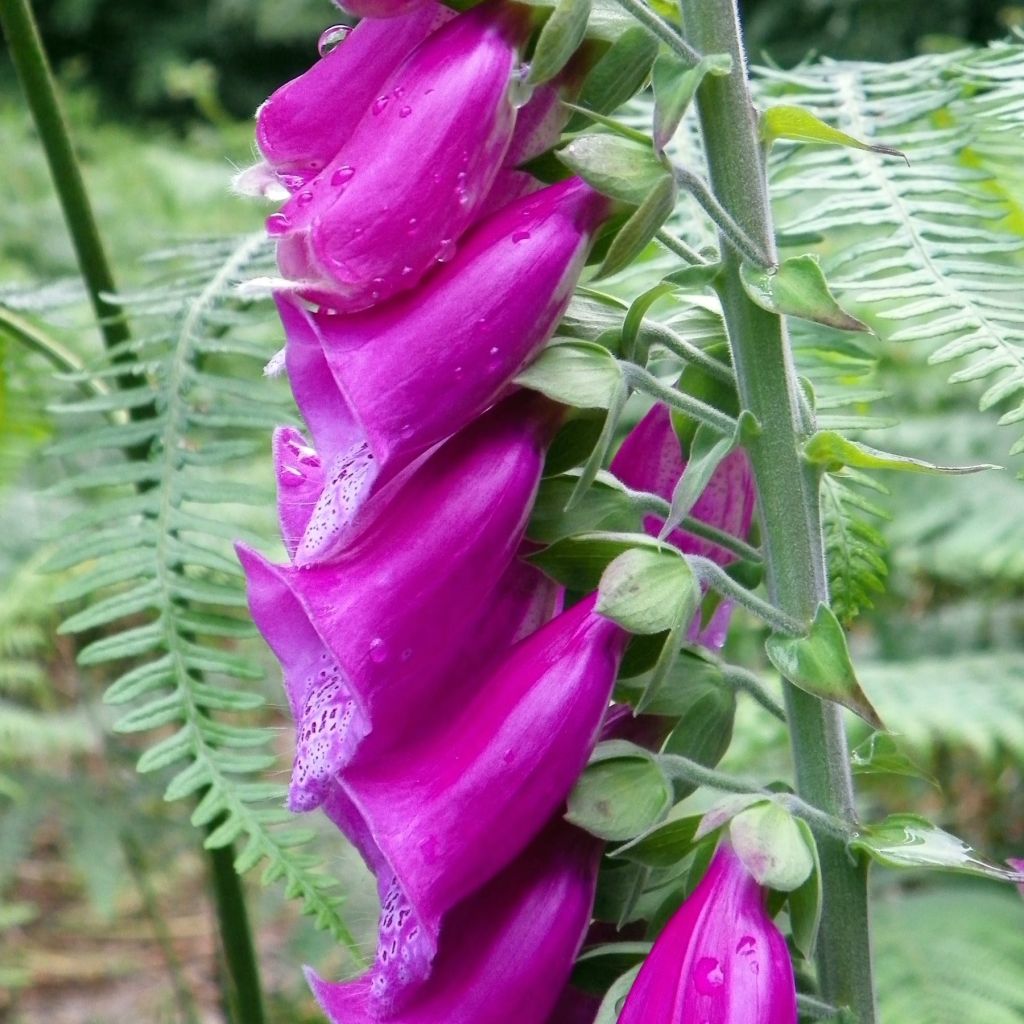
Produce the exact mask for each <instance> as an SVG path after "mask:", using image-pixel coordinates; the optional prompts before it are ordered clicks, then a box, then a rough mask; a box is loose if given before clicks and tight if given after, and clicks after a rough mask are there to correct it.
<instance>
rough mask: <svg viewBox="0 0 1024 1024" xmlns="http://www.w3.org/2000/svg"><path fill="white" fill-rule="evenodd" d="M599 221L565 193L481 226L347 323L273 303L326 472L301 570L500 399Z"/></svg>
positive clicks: (563, 299) (578, 185) (596, 204)
mask: <svg viewBox="0 0 1024 1024" xmlns="http://www.w3.org/2000/svg"><path fill="white" fill-rule="evenodd" d="M606 211H607V202H606V200H605V199H604V198H603V197H602V196H600V195H598V194H597V193H596V192H594V191H593V190H592V189H590V188H589V186H587V185H585V184H584V183H583V182H581V181H579V180H578V179H574V180H572V181H568V182H562V183H560V184H558V185H552V186H550V187H549V188H546V189H544V190H543V191H541V192H538V193H537V194H536V195H533V196H528V197H527V198H525V199H522V200H519V201H518V202H516V203H513V204H511V205H509V206H507V207H505V208H504V209H503V210H501V211H500V212H499V213H498V214H496V215H495V216H493V217H491V218H489V219H488V220H487V221H485V222H484V223H483V224H481V225H480V226H479V227H478V228H477V229H476V230H475V231H474V232H473V233H472V234H471V236H470V237H469V238H468V240H467V241H466V243H465V245H464V246H463V247H462V249H461V250H460V252H459V254H458V255H457V256H456V257H455V259H454V260H453V261H452V263H451V264H450V265H448V266H446V267H444V268H442V269H441V270H440V271H439V272H438V273H437V274H435V275H433V276H432V277H431V278H430V279H429V280H428V281H427V282H425V283H424V285H423V286H422V287H421V288H419V289H417V291H416V293H415V294H414V295H410V296H408V297H404V296H403V297H401V298H399V299H397V300H395V301H393V302H391V303H388V304H387V305H385V306H382V307H380V308H377V309H372V310H367V311H365V312H363V313H358V314H354V315H352V316H346V317H341V316H331V315H328V314H327V313H325V312H324V311H321V312H319V313H312V312H310V311H309V310H306V309H304V308H303V307H301V306H300V305H298V304H297V303H295V302H294V301H292V300H290V299H288V298H284V297H281V298H279V299H278V307H279V310H280V313H281V319H282V321H283V323H284V328H285V334H286V336H287V339H288V345H287V356H286V360H287V366H288V376H289V379H290V381H291V385H292V390H293V392H294V394H295V399H296V401H297V402H298V405H299V409H300V411H301V412H302V414H303V417H304V418H305V420H306V422H307V424H308V425H309V427H310V430H311V431H312V433H313V437H314V439H315V442H316V447H317V450H318V452H319V453H320V456H321V457H322V458H323V459H324V460H325V470H324V473H325V486H324V492H323V497H322V498H321V499H320V502H319V504H318V505H317V507H316V510H315V511H314V513H313V516H312V519H311V521H310V528H309V530H308V531H307V534H306V536H305V537H304V538H303V540H302V542H301V544H300V545H299V548H298V552H297V555H296V561H297V563H298V564H300V565H308V564H312V563H315V562H318V561H322V560H324V559H326V558H331V557H334V555H335V554H336V553H337V552H338V551H339V550H340V549H341V548H343V547H344V546H345V544H346V543H348V537H349V533H350V526H351V522H352V520H353V517H355V515H356V513H357V512H358V510H359V508H360V506H361V505H362V504H363V503H364V502H365V501H366V499H367V497H368V496H369V495H370V494H371V492H373V491H374V490H375V489H378V488H379V487H380V486H382V485H383V484H385V483H386V482H387V481H388V480H390V479H392V478H393V477H394V475H395V474H396V473H397V472H399V471H400V470H401V469H402V468H403V467H405V466H406V465H407V464H408V463H409V462H410V461H411V460H412V459H413V458H414V457H415V456H416V455H418V454H419V453H420V452H423V451H425V450H426V449H427V448H429V447H430V446H431V445H433V444H436V443H437V442H438V441H440V440H442V439H443V438H445V437H447V436H449V435H450V434H452V433H454V432H455V431H457V430H460V429H461V428H462V427H464V426H465V425H466V424H467V423H468V422H470V421H471V420H472V419H473V417H475V416H477V415H479V414H480V412H482V411H483V410H484V409H486V408H487V406H488V405H489V404H490V403H491V402H493V401H494V400H495V399H496V398H497V397H499V396H500V395H501V394H502V392H503V391H505V390H506V389H507V387H508V384H509V381H511V379H512V378H513V377H514V376H515V374H516V373H518V372H519V370H520V369H521V368H522V367H523V366H524V365H525V364H526V363H527V362H528V361H529V360H530V359H531V358H532V357H533V356H534V355H535V354H536V353H537V351H539V349H540V348H541V346H543V344H544V343H545V342H546V341H547V339H548V338H549V337H550V335H551V332H552V331H553V330H554V328H555V325H556V324H557V322H558V319H559V317H560V316H561V315H562V312H563V311H564V309H565V307H566V305H567V304H568V301H569V298H570V296H571V294H572V289H573V286H574V285H575V282H576V279H577V277H578V276H579V273H580V271H581V269H582V267H583V261H584V259H585V257H586V252H587V248H588V246H589V243H590V238H591V235H592V233H593V231H594V229H595V228H596V226H597V225H598V224H599V223H600V221H601V219H602V218H603V217H604V215H605V213H606ZM381 381H387V382H388V387H386V388H385V387H381Z"/></svg>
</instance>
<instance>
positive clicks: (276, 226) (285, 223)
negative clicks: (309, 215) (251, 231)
mask: <svg viewBox="0 0 1024 1024" xmlns="http://www.w3.org/2000/svg"><path fill="white" fill-rule="evenodd" d="M291 226H292V222H291V221H290V220H289V219H288V215H287V214H284V213H272V214H271V215H270V216H269V217H268V218H267V234H268V235H275V236H276V235H283V234H285V233H286V232H287V231H288V229H289V228H290V227H291Z"/></svg>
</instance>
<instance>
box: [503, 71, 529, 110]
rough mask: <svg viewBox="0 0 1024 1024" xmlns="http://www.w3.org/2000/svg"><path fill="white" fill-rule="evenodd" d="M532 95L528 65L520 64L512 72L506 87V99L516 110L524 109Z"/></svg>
mask: <svg viewBox="0 0 1024 1024" xmlns="http://www.w3.org/2000/svg"><path fill="white" fill-rule="evenodd" d="M532 95H533V85H532V84H531V83H530V65H529V64H520V65H519V67H517V68H516V69H515V71H513V72H512V78H511V81H510V82H509V86H508V99H509V102H510V103H511V104H512V106H513V107H515V108H516V110H519V109H520V108H521V107H525V106H526V104H527V103H529V102H530V97H531V96H532Z"/></svg>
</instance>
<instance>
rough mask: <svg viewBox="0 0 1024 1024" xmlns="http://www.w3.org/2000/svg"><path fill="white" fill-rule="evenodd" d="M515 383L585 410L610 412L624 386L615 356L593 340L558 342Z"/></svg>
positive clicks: (549, 346) (545, 350) (536, 360)
mask: <svg viewBox="0 0 1024 1024" xmlns="http://www.w3.org/2000/svg"><path fill="white" fill-rule="evenodd" d="M514 383H516V384H519V385H520V386H521V387H524V388H530V389H531V390H533V391H539V392H540V393H541V394H542V395H546V396H547V397H548V398H550V399H553V400H554V401H556V402H562V403H563V404H565V405H574V406H576V407H577V408H581V409H607V408H608V407H609V406H610V405H611V404H612V400H613V398H614V396H615V394H616V391H617V390H618V389H619V388H620V387H621V385H622V371H621V370H620V369H619V364H618V362H617V361H616V359H615V357H614V356H613V355H612V354H611V353H610V352H609V351H608V349H606V348H603V347H602V346H601V345H596V344H594V342H592V341H558V340H557V339H556V340H555V342H554V343H553V344H551V345H548V347H547V348H546V349H544V351H543V352H541V354H540V355H539V356H538V357H537V358H536V359H535V360H534V361H533V362H532V363H531V364H530V365H529V366H527V367H526V369H525V370H523V371H522V372H521V373H520V374H519V375H518V376H517V377H516V378H515V381H514Z"/></svg>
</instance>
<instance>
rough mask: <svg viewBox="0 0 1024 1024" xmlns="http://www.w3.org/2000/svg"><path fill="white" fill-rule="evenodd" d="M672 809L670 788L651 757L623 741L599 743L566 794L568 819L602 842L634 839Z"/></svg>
mask: <svg viewBox="0 0 1024 1024" xmlns="http://www.w3.org/2000/svg"><path fill="white" fill-rule="evenodd" d="M671 804H672V786H671V785H670V784H669V781H668V779H666V778H665V775H664V774H663V772H662V770H661V768H659V767H658V764H657V762H656V761H655V760H654V758H653V756H652V755H651V753H650V752H649V751H647V750H644V749H643V747H638V746H636V745H635V744H633V743H627V742H625V741H624V740H609V741H606V742H604V743H600V744H598V746H597V749H596V750H595V751H594V754H593V757H592V758H591V760H590V764H589V765H587V767H586V769H585V770H584V772H583V774H582V775H581V776H580V778H579V781H578V782H577V783H576V787H575V788H574V789H573V791H572V793H570V794H569V802H568V810H567V812H566V815H565V817H566V819H567V820H568V821H570V822H572V824H574V825H577V826H579V827H580V828H582V829H585V830H586V831H587V832H589V833H590V834H591V835H595V836H597V837H598V838H600V839H608V840H623V839H632V838H633V837H634V836H637V835H639V834H640V833H641V832H644V831H646V830H647V829H649V828H650V827H651V826H652V825H654V824H655V823H656V822H657V821H659V820H660V819H661V818H662V817H664V815H665V812H666V811H667V810H668V809H669V807H670V806H671Z"/></svg>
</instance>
